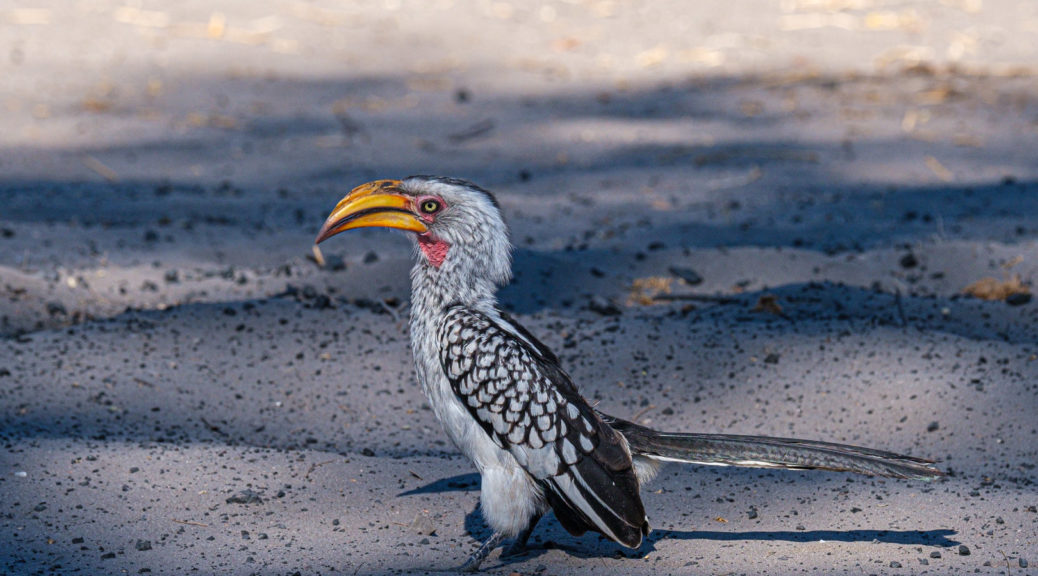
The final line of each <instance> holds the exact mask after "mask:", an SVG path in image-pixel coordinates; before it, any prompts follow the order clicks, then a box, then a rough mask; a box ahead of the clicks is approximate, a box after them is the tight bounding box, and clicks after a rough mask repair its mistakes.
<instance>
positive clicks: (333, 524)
mask: <svg viewBox="0 0 1038 576" xmlns="http://www.w3.org/2000/svg"><path fill="white" fill-rule="evenodd" d="M339 524H340V522H339V519H338V518H336V519H334V520H332V526H338V525H339Z"/></svg>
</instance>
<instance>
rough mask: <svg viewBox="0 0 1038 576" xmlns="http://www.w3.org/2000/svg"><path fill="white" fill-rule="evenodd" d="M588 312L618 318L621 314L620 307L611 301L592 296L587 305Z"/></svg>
mask: <svg viewBox="0 0 1038 576" xmlns="http://www.w3.org/2000/svg"><path fill="white" fill-rule="evenodd" d="M587 308H588V310H591V311H592V312H595V313H597V314H601V315H602V316H619V315H620V314H622V313H623V311H622V310H620V307H619V306H617V305H616V304H615V303H614V302H613V301H611V300H607V299H605V298H603V297H602V296H592V297H591V300H590V301H588V303H587Z"/></svg>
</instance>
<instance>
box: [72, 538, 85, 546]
mask: <svg viewBox="0 0 1038 576" xmlns="http://www.w3.org/2000/svg"><path fill="white" fill-rule="evenodd" d="M72 543H73V544H82V543H83V539H82V538H78V537H77V538H73V539H72Z"/></svg>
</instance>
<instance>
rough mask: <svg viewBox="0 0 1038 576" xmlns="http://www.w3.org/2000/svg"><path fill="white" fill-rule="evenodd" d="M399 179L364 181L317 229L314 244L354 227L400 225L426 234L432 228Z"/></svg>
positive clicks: (398, 226)
mask: <svg viewBox="0 0 1038 576" xmlns="http://www.w3.org/2000/svg"><path fill="white" fill-rule="evenodd" d="M399 186H400V181H399V180H375V181H374V182H368V183H367V184H361V185H360V186H357V187H356V188H354V189H353V190H351V191H350V193H349V194H347V195H346V197H345V198H343V199H342V200H340V201H339V203H338V204H337V205H336V206H335V209H334V210H332V213H331V214H329V215H328V219H327V220H325V221H324V226H321V231H320V232H318V233H317V238H316V239H315V240H314V244H320V243H321V242H323V241H325V240H327V239H329V238H331V237H332V236H335V235H336V234H338V233H339V232H344V231H346V230H352V229H354V228H366V227H372V226H375V227H383V228H397V229H399V230H408V231H411V232H417V233H418V234H424V233H425V232H427V231H428V230H429V228H428V227H427V226H426V225H425V223H424V222H422V221H421V220H420V219H419V218H418V217H417V216H415V214H414V212H413V210H412V204H411V198H410V197H408V196H406V195H405V194H403V193H402V192H401V191H400V188H399Z"/></svg>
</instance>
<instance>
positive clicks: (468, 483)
mask: <svg viewBox="0 0 1038 576" xmlns="http://www.w3.org/2000/svg"><path fill="white" fill-rule="evenodd" d="M479 484H480V479H479V474H477V473H470V474H459V475H457V476H451V477H448V478H441V479H439V480H435V481H433V482H430V483H428V484H425V485H424V486H420V487H418V488H415V489H413V490H408V491H406V492H401V493H400V494H398V495H397V496H414V495H419V494H437V493H441V492H474V491H476V490H478V489H479ZM549 516H550V515H549ZM465 530H466V531H467V532H468V533H469V534H471V535H472V537H473V538H475V539H476V540H478V541H483V540H485V539H486V538H488V537H489V536H490V534H491V530H490V528H489V527H488V526H487V525H486V523H485V522H484V521H483V515H482V513H480V510H479V505H478V504H477V505H476V506H474V507H473V509H472V510H471V511H470V512H469V513H468V514H466V515H465ZM955 534H957V532H956V531H955V530H950V529H946V528H945V529H936V530H747V531H741V532H720V531H716V530H663V529H654V530H653V531H652V532H651V533H650V534H649V535H648V536H647V537H646V538H645V540H644V541H643V542H642V545H641V546H640V547H639V548H638V549H637V550H630V549H627V548H624V547H622V546H620V545H618V544H616V543H614V542H611V541H609V540H606V539H605V538H604V537H601V536H598V537H597V538H596V537H595V535H593V534H589V535H585V536H582V537H579V538H576V537H573V536H571V535H569V534H568V533H566V531H565V530H563V529H562V528H561V526H560V525H559V524H558V523H557V522H554V520H553V519H552V518H550V517H545V518H544V519H543V520H542V521H541V522H540V524H538V526H537V529H536V530H535V531H534V534H533V538H531V544H530V545H529V546H528V547H527V550H526V552H525V553H524V554H521V555H518V556H515V557H510V558H501V559H500V560H499V563H500V565H501V566H506V565H509V564H512V563H515V562H521V561H524V560H529V559H530V558H535V557H537V556H540V555H542V554H545V553H546V552H548V551H549V550H553V549H558V550H562V551H564V552H565V553H567V554H570V555H572V556H576V557H579V558H620V557H629V558H641V557H644V556H645V555H646V554H649V553H651V552H655V551H656V543H657V542H660V541H663V540H713V541H718V542H735V541H746V540H758V541H773V542H802V543H807V542H882V543H887V544H901V545H911V546H937V547H942V548H946V547H949V546H958V545H959V544H960V543H959V542H958V541H956V540H954V539H952V538H951V536H954V535H955Z"/></svg>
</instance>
